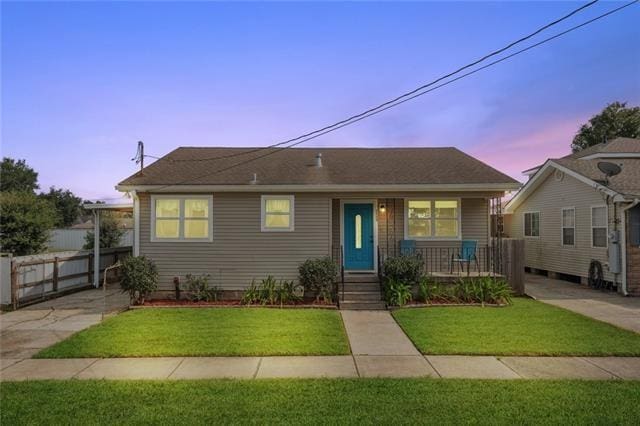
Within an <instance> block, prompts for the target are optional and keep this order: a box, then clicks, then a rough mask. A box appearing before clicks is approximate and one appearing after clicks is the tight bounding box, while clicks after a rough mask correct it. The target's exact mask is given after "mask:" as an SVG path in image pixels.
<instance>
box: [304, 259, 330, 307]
mask: <svg viewBox="0 0 640 426" xmlns="http://www.w3.org/2000/svg"><path fill="white" fill-rule="evenodd" d="M298 273H299V276H300V284H301V285H302V287H303V288H304V289H305V290H306V291H309V292H311V293H312V294H314V295H315V297H316V301H318V300H319V299H320V298H322V299H323V300H324V301H325V302H326V303H332V302H333V288H334V284H335V282H336V279H337V278H338V265H337V264H336V263H335V262H334V261H333V259H331V258H330V257H329V256H326V257H321V258H319V259H308V260H306V261H305V262H304V263H303V264H302V265H300V267H299V268H298Z"/></svg>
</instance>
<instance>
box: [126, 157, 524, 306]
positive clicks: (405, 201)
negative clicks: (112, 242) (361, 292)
mask: <svg viewBox="0 0 640 426" xmlns="http://www.w3.org/2000/svg"><path fill="white" fill-rule="evenodd" d="M268 152H269V151H265V150H260V151H258V152H256V150H255V149H241V148H179V149H176V150H175V151H173V152H171V153H169V154H168V155H166V156H165V157H163V158H161V159H159V160H158V161H156V162H155V163H153V164H151V165H149V166H147V167H145V168H144V169H143V170H142V171H141V172H140V173H136V174H135V175H133V176H131V177H129V178H127V179H125V180H124V181H122V182H121V183H120V184H118V185H117V187H116V188H117V189H118V190H120V191H126V192H129V193H131V195H132V196H133V199H134V218H135V223H136V226H135V230H136V233H137V238H135V241H136V243H135V244H134V252H135V253H136V254H140V255H145V256H148V257H149V258H151V259H152V260H154V261H155V263H156V264H157V267H158V271H159V274H160V290H162V291H167V292H168V291H173V289H174V284H173V281H174V277H184V276H185V275H186V274H189V273H191V274H202V273H207V274H210V275H211V278H212V281H213V282H214V283H215V284H216V285H218V286H220V287H221V288H222V289H224V290H226V291H228V292H235V295H236V296H237V294H238V292H239V291H241V290H243V289H245V288H246V287H247V286H248V285H249V284H250V283H251V281H252V280H253V279H256V280H260V279H262V278H265V277H266V276H267V275H273V276H275V277H276V278H278V279H280V278H282V279H292V280H296V279H297V277H298V266H299V265H300V264H301V263H302V262H303V261H305V260H307V259H310V258H318V257H321V256H333V257H334V258H336V259H340V258H342V259H343V263H344V267H345V270H346V271H347V272H350V271H361V272H375V271H376V270H377V267H378V266H377V256H378V252H379V250H382V251H390V250H392V249H397V247H399V244H400V241H401V240H403V239H411V240H415V241H416V242H417V243H416V244H417V246H418V247H454V246H459V245H460V241H461V240H462V239H473V240H477V241H478V243H479V245H485V246H486V245H487V244H488V243H489V239H490V237H489V232H490V231H489V201H490V199H492V198H496V197H502V196H503V195H504V193H505V191H510V190H515V189H517V188H519V186H520V184H519V183H518V182H517V181H515V180H513V179H512V178H510V177H508V176H506V175H504V174H503V173H501V172H499V171H497V170H495V169H493V168H491V167H489V166H488V165H486V164H484V163H482V162H480V161H478V160H476V159H474V158H473V157H470V156H468V155H467V154H465V153H463V152H461V151H459V150H457V149H455V148H393V149H357V148H342V149H340V148H337V149H333V148H331V149H329V148H327V149H325V148H317V149H316V148H313V149H299V148H290V149H285V150H282V151H279V152H278V150H271V153H272V154H273V155H271V154H269V155H266V154H265V153H268ZM241 163H246V164H242V165H239V166H237V167H232V166H233V165H234V164H241ZM341 252H343V253H344V256H340V253H341Z"/></svg>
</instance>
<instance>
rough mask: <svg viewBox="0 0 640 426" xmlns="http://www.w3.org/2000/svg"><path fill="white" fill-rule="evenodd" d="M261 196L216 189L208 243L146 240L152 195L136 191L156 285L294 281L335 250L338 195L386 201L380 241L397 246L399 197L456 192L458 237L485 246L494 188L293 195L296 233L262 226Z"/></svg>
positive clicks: (144, 248) (143, 250)
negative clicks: (202, 278)
mask: <svg viewBox="0 0 640 426" xmlns="http://www.w3.org/2000/svg"><path fill="white" fill-rule="evenodd" d="M180 195H183V194H180ZM198 195H202V194H198ZM260 195H261V194H259V193H255V194H254V193H216V194H213V210H212V215H213V241H212V242H151V239H150V236H151V235H150V227H151V223H152V222H151V209H150V200H151V197H150V195H149V194H146V193H141V194H139V196H140V254H141V255H145V256H148V257H149V258H151V259H152V260H154V261H155V263H156V265H157V267H158V271H159V274H160V284H159V290H161V291H172V290H173V288H174V285H173V278H174V277H176V276H177V277H180V278H181V280H182V281H184V277H185V275H186V274H210V275H211V282H212V284H215V285H217V286H219V287H220V288H222V289H224V290H242V289H244V288H246V287H247V286H248V285H249V284H250V283H251V281H252V280H254V279H255V280H260V279H262V278H265V277H266V276H267V275H273V276H275V277H276V278H277V279H287V280H296V279H297V277H298V266H299V265H300V263H302V262H303V261H305V260H306V259H309V258H316V257H322V256H326V255H329V254H331V252H332V248H333V251H334V252H335V253H339V250H340V200H341V199H356V198H369V199H377V200H378V203H382V202H384V203H385V204H386V213H384V214H383V213H381V212H379V211H377V212H376V215H377V223H378V244H379V245H380V246H381V247H384V246H386V244H388V245H389V246H390V247H391V246H392V245H394V246H396V247H397V245H398V244H399V241H400V240H402V239H403V238H404V198H407V197H411V198H453V197H461V198H462V201H461V209H462V211H461V218H462V238H464V239H475V240H478V242H479V244H482V245H485V244H487V242H488V240H487V237H488V232H489V230H488V197H490V196H494V195H495V193H474V195H473V196H472V197H473V198H466V197H464V196H465V194H463V193H421V194H415V193H411V194H400V193H398V194H395V193H393V194H385V195H384V198H381V197H379V196H376V195H377V194H348V193H345V194H322V193H316V194H314V193H294V194H293V195H294V196H295V212H294V213H295V230H294V231H293V232H261V231H260V208H261V206H260ZM286 195H291V194H286ZM394 200H395V203H394ZM394 206H395V208H394ZM387 219H388V220H389V222H387ZM457 244H459V242H457V241H420V242H419V243H418V245H419V246H420V247H423V246H439V247H445V246H452V245H457Z"/></svg>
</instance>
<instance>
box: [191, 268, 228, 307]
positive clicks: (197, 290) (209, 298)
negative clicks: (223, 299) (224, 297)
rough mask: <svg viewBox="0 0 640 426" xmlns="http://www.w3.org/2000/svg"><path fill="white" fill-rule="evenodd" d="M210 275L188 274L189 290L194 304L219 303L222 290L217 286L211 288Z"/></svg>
mask: <svg viewBox="0 0 640 426" xmlns="http://www.w3.org/2000/svg"><path fill="white" fill-rule="evenodd" d="M210 277H211V276H210V275H209V274H203V275H192V274H187V277H186V278H187V289H188V291H189V299H191V300H192V301H194V302H200V301H205V302H217V301H218V298H219V297H220V294H221V293H222V292H221V290H220V289H219V288H218V287H217V286H215V285H214V286H209V278H210Z"/></svg>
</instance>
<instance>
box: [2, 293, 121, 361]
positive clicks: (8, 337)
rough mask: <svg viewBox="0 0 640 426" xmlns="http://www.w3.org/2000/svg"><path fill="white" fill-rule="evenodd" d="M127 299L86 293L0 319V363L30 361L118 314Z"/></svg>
mask: <svg viewBox="0 0 640 426" xmlns="http://www.w3.org/2000/svg"><path fill="white" fill-rule="evenodd" d="M128 305H129V296H128V295H126V294H123V293H122V292H121V291H120V290H119V289H118V288H113V289H108V290H106V291H104V290H102V289H97V290H96V289H93V290H85V291H81V292H78V293H73V294H70V295H68V296H63V297H59V298H57V299H52V300H49V301H46V302H42V303H38V304H35V305H31V306H28V307H26V308H22V309H20V310H17V311H14V312H6V313H3V314H1V315H0V360H2V363H8V362H10V361H9V360H11V359H21V358H30V357H31V356H33V355H34V354H35V353H37V352H39V351H40V350H41V349H43V348H46V347H48V346H51V345H53V344H54V343H57V342H59V341H60V340H63V339H66V338H67V337H69V336H70V335H72V334H73V333H75V332H78V331H80V330H83V329H85V328H87V327H90V326H92V325H94V324H97V323H99V322H100V321H102V319H103V316H105V315H107V316H108V315H111V314H113V313H116V312H120V311H122V310H124V309H126V308H127V306H128Z"/></svg>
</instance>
